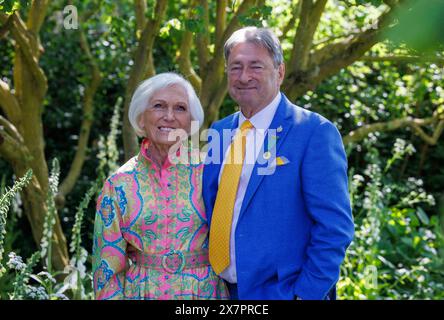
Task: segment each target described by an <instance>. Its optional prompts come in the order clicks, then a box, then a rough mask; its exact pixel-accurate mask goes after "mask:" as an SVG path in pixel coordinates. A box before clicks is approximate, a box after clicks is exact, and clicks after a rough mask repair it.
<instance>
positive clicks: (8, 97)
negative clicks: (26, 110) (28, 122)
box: [0, 79, 21, 130]
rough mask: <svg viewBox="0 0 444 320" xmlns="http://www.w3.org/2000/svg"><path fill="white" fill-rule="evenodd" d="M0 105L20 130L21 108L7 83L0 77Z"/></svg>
mask: <svg viewBox="0 0 444 320" xmlns="http://www.w3.org/2000/svg"><path fill="white" fill-rule="evenodd" d="M0 107H2V110H3V111H4V112H5V115H6V117H7V118H8V119H9V120H10V121H11V122H12V123H13V124H14V125H15V126H17V128H18V129H19V130H20V126H21V110H20V105H19V103H18V101H17V98H16V97H15V96H14V94H13V93H12V92H11V89H10V88H9V86H8V84H7V83H6V82H4V81H3V80H1V79H0Z"/></svg>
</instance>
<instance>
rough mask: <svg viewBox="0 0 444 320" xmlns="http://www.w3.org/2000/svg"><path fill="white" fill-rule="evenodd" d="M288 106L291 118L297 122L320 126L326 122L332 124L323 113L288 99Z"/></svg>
mask: <svg viewBox="0 0 444 320" xmlns="http://www.w3.org/2000/svg"><path fill="white" fill-rule="evenodd" d="M287 108H288V109H289V112H290V115H291V118H292V120H293V122H294V123H295V124H298V125H304V124H305V125H313V126H318V125H322V124H325V123H328V124H332V123H331V121H330V120H328V119H327V118H325V117H324V116H323V115H321V114H319V113H317V112H315V111H311V110H308V109H306V108H304V107H302V106H299V105H296V104H294V103H292V102H290V101H288V100H287Z"/></svg>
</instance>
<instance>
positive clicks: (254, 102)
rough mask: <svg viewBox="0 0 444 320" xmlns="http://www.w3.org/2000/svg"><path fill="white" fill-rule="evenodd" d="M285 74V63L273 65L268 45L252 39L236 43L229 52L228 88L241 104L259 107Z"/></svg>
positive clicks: (257, 108)
mask: <svg viewBox="0 0 444 320" xmlns="http://www.w3.org/2000/svg"><path fill="white" fill-rule="evenodd" d="M284 74H285V66H284V64H281V65H280V66H279V67H277V68H275V66H274V64H273V59H272V58H271V56H270V54H269V52H268V51H267V49H265V48H264V47H262V46H259V45H257V44H254V43H249V42H241V43H238V44H236V45H235V46H234V47H233V48H232V49H231V52H230V55H229V56H228V61H227V77H228V92H229V93H230V96H231V97H232V98H233V99H234V100H235V101H236V102H237V103H238V104H239V106H240V107H241V108H247V109H250V110H257V111H259V110H261V109H263V108H264V107H265V106H267V105H268V104H269V103H270V102H271V101H272V100H273V98H274V97H275V96H276V95H277V93H278V92H279V87H280V85H281V84H282V80H283V79H284Z"/></svg>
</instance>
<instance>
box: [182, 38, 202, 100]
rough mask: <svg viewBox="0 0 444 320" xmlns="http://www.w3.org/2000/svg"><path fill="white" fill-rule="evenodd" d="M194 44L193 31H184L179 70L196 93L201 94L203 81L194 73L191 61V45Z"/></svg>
mask: <svg viewBox="0 0 444 320" xmlns="http://www.w3.org/2000/svg"><path fill="white" fill-rule="evenodd" d="M192 43H193V33H192V32H191V31H188V30H187V31H184V32H183V37H182V42H181V44H180V50H179V51H180V53H179V57H178V63H179V70H180V72H181V73H182V74H183V76H184V77H185V78H187V79H188V80H189V81H190V82H191V84H192V85H193V87H194V89H195V90H196V92H200V89H201V85H202V80H201V79H200V77H199V76H198V75H197V74H196V71H194V68H193V65H192V64H191V60H190V53H191V45H192Z"/></svg>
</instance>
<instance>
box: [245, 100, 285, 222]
mask: <svg viewBox="0 0 444 320" xmlns="http://www.w3.org/2000/svg"><path fill="white" fill-rule="evenodd" d="M291 114H292V113H291V107H290V105H289V101H288V100H287V98H286V97H285V96H284V95H283V94H282V98H281V102H280V103H279V106H278V108H277V110H276V114H275V115H274V118H273V121H272V122H271V124H270V127H269V130H268V131H267V134H266V135H265V138H264V147H263V148H262V150H261V153H259V156H258V159H259V158H260V157H262V160H263V159H264V157H265V153H266V152H270V150H272V148H275V150H272V152H271V153H274V155H277V154H278V151H279V149H280V147H281V146H282V144H283V142H284V140H285V138H286V136H287V134H288V132H289V131H290V129H291V127H292V125H293V124H292V121H291V120H290V119H291ZM270 131H271V132H273V134H276V139H277V140H276V145H275V146H269V145H268V140H269V138H268V136H269V134H270ZM269 148H270V149H269ZM267 165H268V162H265V163H263V162H262V161H261V162H258V161H257V160H256V163H255V165H254V169H253V172H252V173H251V177H250V181H249V183H248V186H247V190H246V192H245V196H244V199H243V201H242V207H241V211H240V215H239V219H240V216H241V215H242V214H243V212H244V211H245V210H246V209H247V207H248V205H249V203H250V201H251V199H252V198H253V195H254V193H255V192H256V190H257V188H258V187H259V185H260V183H261V182H262V179H263V178H264V176H265V175H264V174H259V173H260V172H261V171H260V170H259V169H260V168H265V167H266V166H267Z"/></svg>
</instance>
